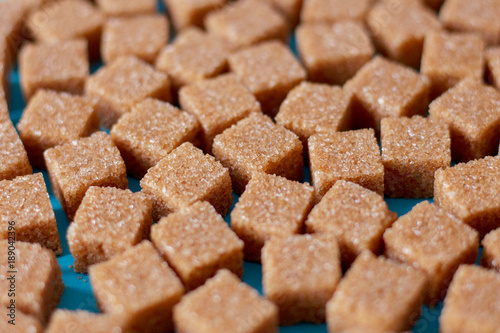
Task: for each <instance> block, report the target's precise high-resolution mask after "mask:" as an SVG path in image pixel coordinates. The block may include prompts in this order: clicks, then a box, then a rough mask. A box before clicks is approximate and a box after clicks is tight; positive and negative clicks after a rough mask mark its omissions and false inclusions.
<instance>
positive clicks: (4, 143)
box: [0, 105, 33, 180]
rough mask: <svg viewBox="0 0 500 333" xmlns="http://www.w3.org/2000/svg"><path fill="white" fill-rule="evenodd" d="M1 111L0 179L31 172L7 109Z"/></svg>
mask: <svg viewBox="0 0 500 333" xmlns="http://www.w3.org/2000/svg"><path fill="white" fill-rule="evenodd" d="M1 113H2V116H1V117H2V119H1V121H0V180H4V179H14V178H16V177H17V176H24V175H29V174H31V173H32V172H33V170H32V169H31V165H30V162H29V160H28V154H27V153H26V150H25V149H24V146H23V143H22V141H21V139H20V138H19V135H18V134H17V132H16V129H15V127H14V125H12V122H11V121H10V116H9V112H8V109H7V108H6V105H5V109H4V111H2V112H1Z"/></svg>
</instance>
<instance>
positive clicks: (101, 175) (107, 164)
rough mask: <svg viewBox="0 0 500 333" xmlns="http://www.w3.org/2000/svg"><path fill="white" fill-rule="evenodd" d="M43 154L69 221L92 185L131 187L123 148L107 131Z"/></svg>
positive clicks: (55, 191) (56, 193) (53, 185)
mask: <svg viewBox="0 0 500 333" xmlns="http://www.w3.org/2000/svg"><path fill="white" fill-rule="evenodd" d="M43 156H44V158H45V164H46V165H47V170H48V171H49V176H50V183H51V185H52V191H53V192H54V195H55V196H56V198H57V199H58V200H59V203H60V204H61V207H62V208H63V209H64V211H65V212H66V215H67V216H68V219H69V220H70V221H71V220H72V219H73V216H74V214H75V212H76V210H77V209H78V206H79V205H80V203H81V202H82V200H83V197H84V196H85V192H87V190H88V189H89V188H90V187H91V186H112V187H117V188H124V189H125V188H127V187H128V180H127V173H126V169H125V163H124V162H123V159H122V157H121V156H120V151H119V150H118V148H116V147H115V145H114V144H113V141H112V140H111V137H110V136H109V135H107V134H106V133H104V132H96V133H94V134H92V135H91V136H90V137H88V138H83V139H79V140H76V141H72V142H70V143H66V144H64V145H61V146H57V147H55V148H50V149H48V150H46V151H45V153H43Z"/></svg>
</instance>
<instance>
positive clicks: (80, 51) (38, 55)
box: [19, 40, 89, 99]
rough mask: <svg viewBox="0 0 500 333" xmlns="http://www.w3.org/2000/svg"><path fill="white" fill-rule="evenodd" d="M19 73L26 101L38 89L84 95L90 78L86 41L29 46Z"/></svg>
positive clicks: (20, 59) (22, 54)
mask: <svg viewBox="0 0 500 333" xmlns="http://www.w3.org/2000/svg"><path fill="white" fill-rule="evenodd" d="M19 74H20V77H21V86H22V89H23V94H24V97H25V98H26V99H30V98H31V96H33V95H34V94H35V92H36V91H37V90H38V89H51V90H56V91H66V92H69V93H73V94H81V93H83V88H84V85H85V80H86V79H87V77H88V75H89V60H88V56H87V42H86V41H84V40H68V41H59V42H54V43H46V44H28V45H26V46H24V47H23V49H22V50H21V53H20V55H19Z"/></svg>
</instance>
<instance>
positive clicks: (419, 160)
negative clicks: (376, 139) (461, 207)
mask: <svg viewBox="0 0 500 333" xmlns="http://www.w3.org/2000/svg"><path fill="white" fill-rule="evenodd" d="M380 140H381V143H382V163H383V164H384V169H385V176H384V178H385V184H384V191H385V194H386V195H387V196H389V197H391V198H417V199H418V198H432V197H433V196H434V173H435V172H436V170H438V169H443V168H446V167H449V166H450V164H451V138H450V131H449V128H448V125H447V124H446V123H445V122H442V121H435V120H434V119H429V118H422V117H420V116H415V117H413V118H384V119H382V125H381V136H380Z"/></svg>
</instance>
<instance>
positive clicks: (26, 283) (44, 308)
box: [0, 221, 64, 333]
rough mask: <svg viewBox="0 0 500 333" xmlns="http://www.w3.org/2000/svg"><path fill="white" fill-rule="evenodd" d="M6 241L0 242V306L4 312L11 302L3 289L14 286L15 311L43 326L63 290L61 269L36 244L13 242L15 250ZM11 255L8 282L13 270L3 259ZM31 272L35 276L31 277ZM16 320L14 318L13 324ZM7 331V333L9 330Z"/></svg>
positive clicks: (50, 253)
mask: <svg viewBox="0 0 500 333" xmlns="http://www.w3.org/2000/svg"><path fill="white" fill-rule="evenodd" d="M16 222H17V221H16ZM9 242H10V241H7V240H2V241H0V255H1V256H2V258H5V259H4V260H2V262H1V263H0V271H1V272H2V278H1V279H0V290H2V291H4V292H3V293H2V295H0V304H1V305H2V308H4V311H5V312H7V311H8V309H7V306H9V305H10V304H11V300H12V298H11V297H9V296H8V293H7V290H9V289H10V288H11V284H12V283H14V284H15V294H16V295H15V310H16V311H17V312H21V313H23V314H26V315H29V316H32V317H34V318H35V319H36V320H38V321H40V323H41V324H42V325H44V324H45V323H46V322H47V320H48V319H49V316H50V314H51V313H52V311H53V310H55V308H56V307H57V305H58V304H59V300H60V299H61V296H62V294H63V291H64V284H63V280H62V271H61V267H59V264H58V263H57V259H56V256H55V255H54V253H53V252H52V251H50V250H48V249H45V248H42V247H41V246H40V245H39V244H32V243H24V242H21V241H17V242H16V243H15V249H12V248H10V243H9ZM12 251H13V252H14V254H12ZM13 255H14V256H15V263H14V265H15V267H14V271H15V273H14V275H15V282H13V281H12V280H9V279H8V278H9V277H10V275H11V274H13V273H9V271H12V270H13V269H12V267H11V266H10V264H9V263H8V262H7V258H8V257H11V256H13ZM35 272H36V274H34V273H35ZM19 319H20V318H17V319H16V322H17V320H19ZM3 321H7V318H4V320H3ZM8 331H9V332H10V330H8ZM23 333H25V332H23Z"/></svg>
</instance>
